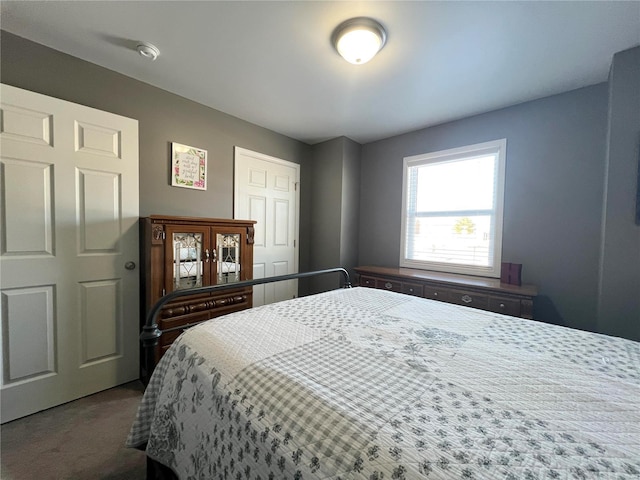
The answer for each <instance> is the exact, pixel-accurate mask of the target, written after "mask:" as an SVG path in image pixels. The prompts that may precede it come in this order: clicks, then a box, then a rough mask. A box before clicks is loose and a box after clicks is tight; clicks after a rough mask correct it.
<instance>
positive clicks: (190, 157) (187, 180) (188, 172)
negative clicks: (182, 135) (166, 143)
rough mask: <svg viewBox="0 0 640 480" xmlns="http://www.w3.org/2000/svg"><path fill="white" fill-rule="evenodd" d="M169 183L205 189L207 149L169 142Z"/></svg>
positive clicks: (176, 185)
mask: <svg viewBox="0 0 640 480" xmlns="http://www.w3.org/2000/svg"><path fill="white" fill-rule="evenodd" d="M171 185H172V186H174V187H184V188H194V189H196V190H206V189H207V151H206V150H202V149H201V148H196V147H190V146H188V145H182V144H181V143H175V142H171Z"/></svg>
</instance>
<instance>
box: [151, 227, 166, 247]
mask: <svg viewBox="0 0 640 480" xmlns="http://www.w3.org/2000/svg"><path fill="white" fill-rule="evenodd" d="M163 237H164V227H163V226H162V225H152V226H151V243H152V244H153V245H158V244H161V243H162V240H164V238H163Z"/></svg>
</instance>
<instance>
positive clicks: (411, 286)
mask: <svg viewBox="0 0 640 480" xmlns="http://www.w3.org/2000/svg"><path fill="white" fill-rule="evenodd" d="M423 290H424V289H423V287H422V285H420V284H418V283H406V282H402V293H406V294H407V295H415V296H416V297H422V292H423Z"/></svg>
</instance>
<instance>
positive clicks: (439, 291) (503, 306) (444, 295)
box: [355, 267, 538, 319]
mask: <svg viewBox="0 0 640 480" xmlns="http://www.w3.org/2000/svg"><path fill="white" fill-rule="evenodd" d="M355 271H356V272H357V273H358V274H359V275H360V286H364V287H372V288H381V289H384V290H391V291H393V292H400V293H406V294H409V295H415V296H418V297H424V298H430V299H432V300H439V301H441V302H447V303H456V304H458V305H464V306H467V307H474V308H479V309H481V310H489V311H492V312H498V313H504V314H506V315H511V316H513V317H522V318H531V319H532V318H533V300H534V298H535V297H536V295H537V294H538V292H537V289H536V287H535V286H533V285H521V286H517V285H507V284H504V283H500V280H499V279H497V278H486V277H474V276H470V275H457V274H453V273H440V272H431V271H427V270H415V269H411V268H389V267H356V268H355Z"/></svg>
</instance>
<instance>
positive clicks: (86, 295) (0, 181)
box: [0, 85, 139, 423]
mask: <svg viewBox="0 0 640 480" xmlns="http://www.w3.org/2000/svg"><path fill="white" fill-rule="evenodd" d="M0 88H1V96H2V105H1V109H2V118H3V122H2V125H1V131H0V141H1V142H2V158H1V160H0V162H1V164H2V169H1V173H0V188H1V200H2V205H1V211H2V218H1V221H0V227H1V229H2V234H1V235H0V242H2V244H1V248H0V267H1V268H2V276H1V277H0V290H1V294H0V301H1V302H2V308H1V314H2V329H1V330H0V335H2V342H1V344H2V355H0V359H1V361H2V410H1V415H2V417H1V421H2V422H3V423H4V422H6V421H9V420H13V419H15V418H19V417H21V416H24V415H28V414H30V413H34V412H37V411H39V410H43V409H45V408H49V407H52V406H55V405H58V404H60V403H64V402H67V401H70V400H74V399H76V398H79V397H82V396H85V395H89V394H91V393H95V392H97V391H100V390H104V389H106V388H110V387H113V386H115V385H119V384H121V383H125V382H128V381H131V380H134V379H136V378H137V376H138V358H139V357H138V349H139V342H138V315H139V308H138V303H139V293H138V291H139V285H138V283H139V281H138V278H139V276H138V272H137V271H136V270H133V271H132V270H127V269H125V267H124V265H125V263H127V262H134V263H135V264H136V265H137V263H138V228H137V220H138V122H137V121H136V120H132V119H128V118H125V117H121V116H118V115H113V114H111V113H106V112H101V111H99V110H95V109H92V108H88V107H85V106H81V105H77V104H73V103H70V102H65V101H62V100H59V99H55V98H52V97H47V96H44V95H39V94H36V93H33V92H28V91H26V90H21V89H18V88H15V87H11V86H7V85H1V86H0Z"/></svg>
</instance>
